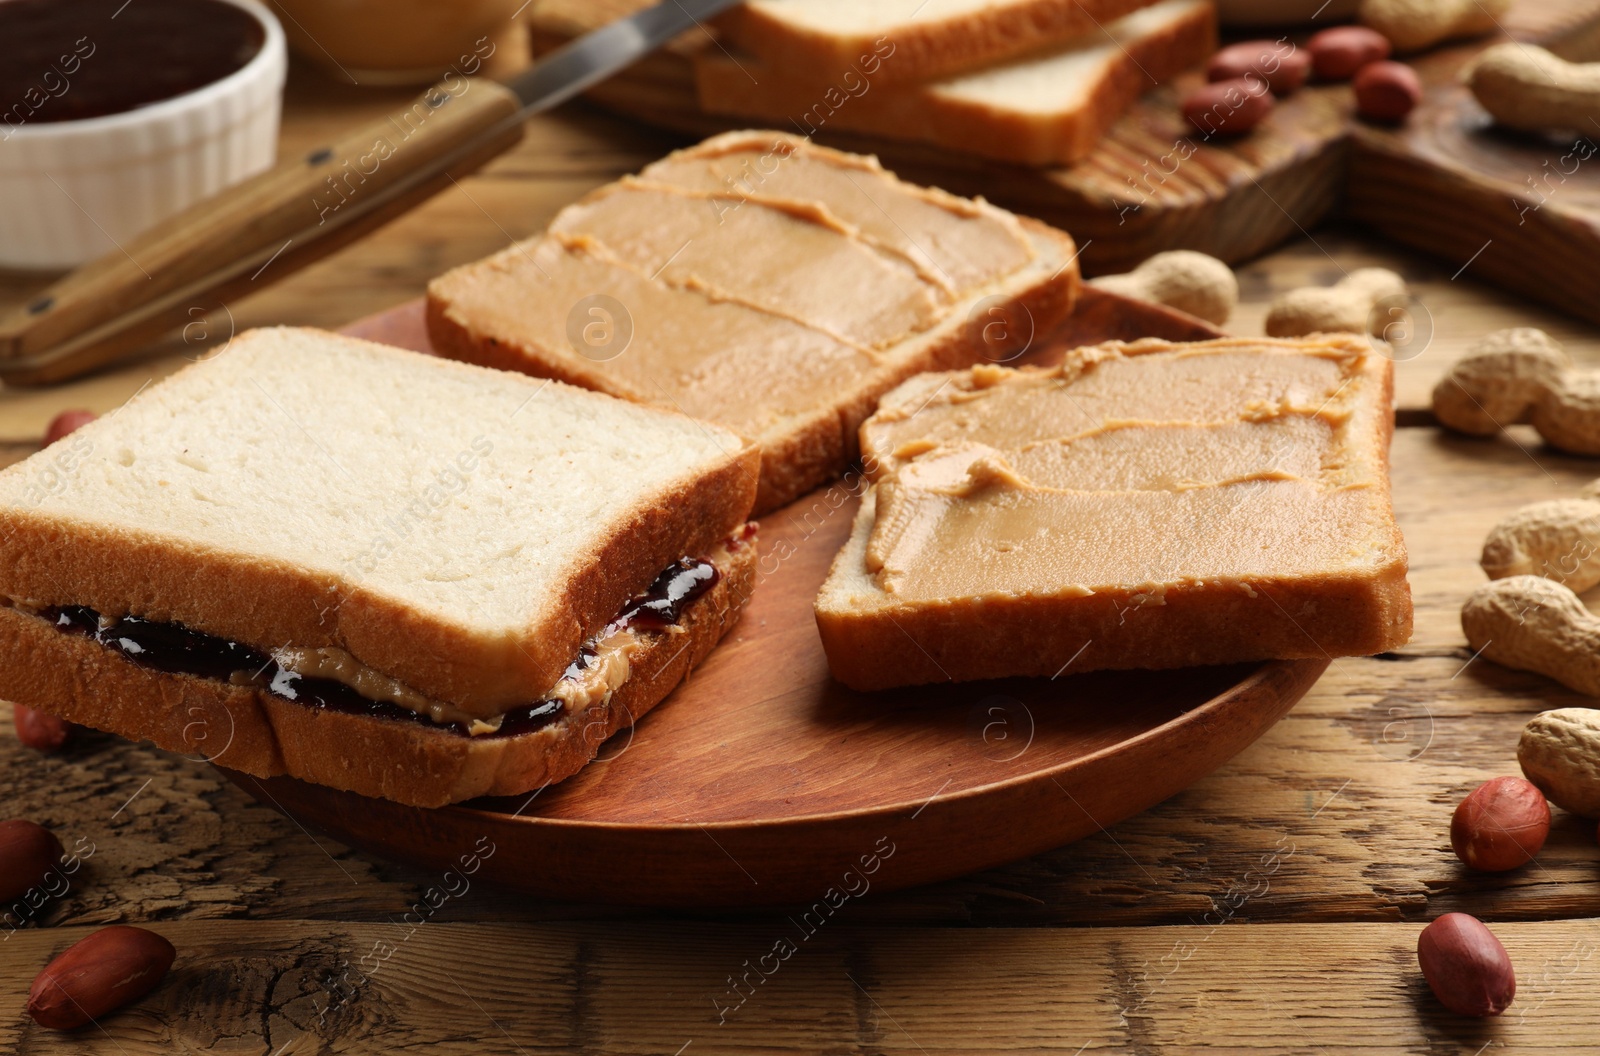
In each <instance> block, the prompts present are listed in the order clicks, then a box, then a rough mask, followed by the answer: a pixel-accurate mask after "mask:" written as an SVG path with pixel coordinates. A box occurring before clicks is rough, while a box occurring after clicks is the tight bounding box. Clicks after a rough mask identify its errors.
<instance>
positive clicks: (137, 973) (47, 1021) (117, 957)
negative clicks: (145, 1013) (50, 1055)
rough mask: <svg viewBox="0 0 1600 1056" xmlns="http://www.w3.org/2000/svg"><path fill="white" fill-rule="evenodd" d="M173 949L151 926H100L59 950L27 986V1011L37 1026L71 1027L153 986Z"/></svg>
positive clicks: (171, 957)
mask: <svg viewBox="0 0 1600 1056" xmlns="http://www.w3.org/2000/svg"><path fill="white" fill-rule="evenodd" d="M176 957H177V951H176V950H174V949H173V948H172V943H170V942H168V941H167V940H166V939H164V938H162V937H161V936H160V935H157V934H156V933H155V932H153V931H146V930H145V929H143V928H130V927H127V926H125V925H120V924H119V925H116V926H114V927H110V928H101V929H100V930H99V931H97V932H95V933H94V934H93V935H90V936H89V937H88V938H86V939H81V940H79V941H78V942H76V943H73V944H72V945H71V946H68V947H67V948H66V949H65V950H63V951H62V952H61V954H60V956H58V957H57V958H56V959H55V960H53V961H51V962H50V963H49V964H48V965H46V966H45V969H44V971H42V972H40V973H39V976H38V978H36V979H35V980H34V981H33V989H32V990H29V991H28V1015H30V1016H32V1017H33V1019H34V1022H36V1023H38V1024H39V1025H40V1026H42V1027H50V1028H51V1029H53V1030H72V1029H73V1028H75V1027H81V1026H83V1025H84V1024H85V1023H88V1022H89V1021H90V1020H94V1019H99V1018H100V1017H101V1016H103V1015H105V1014H106V1013H107V1012H111V1011H113V1010H114V1009H118V1008H121V1007H122V1006H123V1005H126V1004H129V1003H131V1002H133V1001H137V1000H139V998H141V997H143V996H144V995H145V994H148V993H149V992H150V991H152V990H154V989H155V988H156V986H157V985H158V984H159V983H160V982H161V980H162V979H163V978H164V977H165V976H166V974H167V970H168V969H169V968H171V967H172V962H173V960H174V959H175V958H176Z"/></svg>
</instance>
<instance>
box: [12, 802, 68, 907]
mask: <svg viewBox="0 0 1600 1056" xmlns="http://www.w3.org/2000/svg"><path fill="white" fill-rule="evenodd" d="M62 854H63V851H62V849H61V841H60V840H58V839H57V838H56V834H55V833H53V832H51V831H50V830H49V829H47V828H45V827H44V826H43V825H36V824H34V823H33V822H31V821H24V820H23V819H21V818H12V819H11V820H9V821H0V902H10V901H11V900H12V899H14V898H21V897H22V896H23V895H24V894H26V893H27V892H28V889H29V888H32V887H36V886H37V885H38V884H39V883H41V882H42V881H43V880H44V878H45V877H46V876H48V875H49V873H50V870H52V869H54V868H55V867H56V865H57V864H58V863H59V862H60V861H61V855H62Z"/></svg>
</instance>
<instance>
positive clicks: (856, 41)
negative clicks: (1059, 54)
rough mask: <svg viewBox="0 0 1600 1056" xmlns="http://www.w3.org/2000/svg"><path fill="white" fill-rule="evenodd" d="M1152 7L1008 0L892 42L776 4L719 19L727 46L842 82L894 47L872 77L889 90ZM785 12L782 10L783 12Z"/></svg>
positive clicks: (905, 31)
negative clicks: (880, 46) (829, 28)
mask: <svg viewBox="0 0 1600 1056" xmlns="http://www.w3.org/2000/svg"><path fill="white" fill-rule="evenodd" d="M1151 2H1152V0H1008V2H1006V3H1001V4H994V5H990V6H989V8H988V9H987V10H986V11H984V12H983V13H982V14H967V15H962V16H959V17H954V18H944V19H938V20H934V19H921V20H919V21H917V22H916V23H914V24H912V25H908V26H904V27H901V28H900V29H898V30H896V31H895V32H893V33H891V34H889V35H887V37H886V38H874V37H872V36H871V35H870V34H866V33H848V32H846V33H825V32H818V31H816V30H813V29H810V28H808V27H803V26H797V25H795V24H794V23H792V22H790V21H787V20H785V19H784V18H782V17H781V16H780V15H778V14H777V13H776V12H775V11H774V10H772V5H764V4H740V5H737V6H735V7H734V8H732V9H731V10H729V11H728V12H727V13H725V14H723V15H721V16H719V17H718V18H717V20H716V26H717V28H718V29H719V30H721V31H722V32H723V34H724V35H725V36H726V37H727V39H729V40H731V41H732V42H733V43H734V44H736V45H738V46H739V47H740V48H742V49H744V50H745V51H748V52H750V53H751V54H752V55H756V56H759V57H760V58H762V59H764V60H766V61H767V62H769V63H771V64H773V66H774V67H776V68H779V69H789V70H819V71H822V72H823V74H824V76H828V75H832V76H835V77H838V76H842V75H844V74H845V73H846V72H848V71H850V70H853V69H855V68H856V66H857V64H858V63H859V62H861V61H863V59H864V58H869V57H871V56H873V55H874V54H875V46H876V44H877V39H885V41H886V43H888V44H892V45H893V52H892V53H891V54H889V55H887V56H882V58H883V64H882V66H881V68H879V69H878V70H877V72H876V73H874V75H873V79H874V80H875V81H880V82H882V83H884V84H889V83H894V82H903V81H927V80H934V79H936V78H939V77H946V76H949V75H951V74H954V73H961V72H964V71H967V70H973V69H978V68H980V67H983V66H989V65H992V64H994V63H996V62H1001V61H1004V60H1005V59H1009V58H1013V57H1015V56H1018V55H1023V54H1026V53H1028V52H1030V51H1037V50H1040V49H1043V48H1048V47H1049V46H1050V45H1052V44H1058V43H1065V42H1066V41H1069V40H1071V39H1072V38H1074V37H1079V36H1082V35H1083V34H1085V33H1089V32H1092V31H1093V30H1095V29H1096V28H1098V27H1099V26H1100V25H1101V24H1103V23H1106V22H1110V21H1113V20H1115V19H1118V18H1121V17H1122V16H1123V15H1126V14H1128V13H1129V12H1132V11H1136V10H1138V9H1139V8H1141V7H1146V6H1148V5H1149V4H1150V3H1151ZM780 6H781V5H780Z"/></svg>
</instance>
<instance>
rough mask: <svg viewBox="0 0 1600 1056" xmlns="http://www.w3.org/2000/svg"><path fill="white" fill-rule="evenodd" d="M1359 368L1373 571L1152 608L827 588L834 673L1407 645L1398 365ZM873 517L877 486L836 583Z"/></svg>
mask: <svg viewBox="0 0 1600 1056" xmlns="http://www.w3.org/2000/svg"><path fill="white" fill-rule="evenodd" d="M1319 339H1327V340H1331V341H1343V340H1346V339H1347V337H1346V335H1316V334H1314V335H1311V336H1310V337H1309V338H1307V339H1305V341H1304V342H1295V343H1307V344H1313V343H1317V342H1318V340H1319ZM1241 340H1243V339H1236V338H1222V339H1218V340H1217V341H1213V342H1199V343H1196V344H1197V347H1205V346H1207V345H1227V344H1235V343H1239V342H1240V341H1241ZM1265 343H1267V344H1274V345H1286V344H1290V342H1272V341H1267V342H1265ZM1118 347H1120V348H1121V349H1122V351H1123V354H1125V355H1128V356H1136V355H1143V354H1147V353H1151V352H1159V351H1164V350H1167V349H1170V348H1172V347H1181V346H1174V345H1173V344H1172V343H1170V342H1166V341H1161V340H1156V339H1148V340H1143V341H1138V342H1134V343H1132V344H1127V345H1119V346H1118ZM1363 370H1364V374H1365V376H1366V378H1367V380H1368V383H1369V384H1370V385H1371V389H1372V393H1373V396H1372V398H1371V400H1370V402H1369V403H1368V405H1367V407H1366V408H1365V409H1364V412H1363V414H1362V428H1363V429H1364V430H1367V431H1368V435H1367V437H1366V438H1365V440H1364V441H1363V447H1365V448H1366V449H1367V450H1369V451H1371V452H1372V455H1373V459H1374V462H1375V465H1374V467H1373V468H1374V475H1375V476H1376V478H1377V479H1378V481H1379V483H1380V486H1381V489H1382V495H1383V502H1382V507H1381V510H1382V514H1383V520H1384V528H1385V534H1386V536H1387V538H1386V540H1385V552H1386V554H1387V555H1388V559H1387V560H1386V561H1385V562H1384V563H1383V564H1381V565H1379V566H1376V567H1374V568H1373V569H1371V570H1370V571H1368V572H1365V573H1358V572H1341V573H1334V574H1328V575H1323V576H1298V577H1292V578H1291V577H1285V578H1283V579H1270V578H1267V579H1261V578H1252V579H1251V580H1250V581H1249V584H1248V586H1249V589H1248V590H1246V589H1242V588H1241V589H1238V590H1235V591H1232V592H1229V591H1226V590H1222V589H1218V587H1217V586H1216V585H1211V586H1207V585H1205V584H1199V585H1186V584H1171V585H1167V586H1166V587H1165V588H1164V590H1163V592H1162V596H1161V601H1160V604H1147V603H1145V601H1146V599H1144V598H1142V595H1143V593H1144V591H1141V590H1140V589H1139V588H1138V587H1136V586H1130V587H1129V588H1128V589H1126V590H1100V591H1097V592H1096V593H1095V594H1092V595H1090V596H1087V597H1055V598H1049V599H1040V598H971V599H964V600H960V601H954V602H949V603H944V604H939V605H922V606H913V605H898V606H897V605H895V604H894V603H892V602H885V603H884V604H881V605H878V606H876V607H874V606H870V605H862V606H839V607H834V606H832V605H829V604H828V603H827V601H826V600H825V599H826V597H827V589H828V588H827V585H824V587H823V592H822V593H821V594H819V595H818V599H817V605H816V619H817V630H818V633H819V634H820V635H821V638H822V644H823V650H824V651H825V652H826V653H827V656H828V667H829V670H830V671H831V672H832V674H833V677H834V678H835V679H837V680H838V681H840V682H842V683H844V684H845V685H847V686H849V687H851V688H852V689H858V690H877V689H888V688H891V687H895V686H905V685H918V684H927V683H933V682H945V681H956V682H962V681H971V680H976V679H985V678H1004V677H1011V676H1032V677H1047V678H1049V677H1055V676H1057V675H1059V674H1063V673H1070V674H1076V673H1081V672H1086V671H1097V670H1134V669H1162V668H1179V667H1191V666H1195V665H1200V664H1226V663H1236V662H1246V661H1254V660H1293V659H1329V658H1331V657H1337V656H1369V655H1372V654H1375V653H1381V652H1385V651H1387V650H1390V649H1394V648H1397V647H1399V646H1401V645H1404V644H1405V643H1406V642H1407V641H1409V640H1410V638H1411V627H1412V602H1411V585H1410V583H1409V581H1408V580H1407V578H1406V574H1407V567H1408V566H1407V560H1406V552H1405V541H1404V539H1403V538H1402V537H1401V534H1400V530H1399V527H1398V526H1397V525H1396V524H1395V521H1394V515H1393V507H1392V503H1391V501H1390V499H1389V464H1390V463H1389V459H1390V444H1391V441H1392V440H1393V436H1394V415H1393V413H1392V410H1391V408H1392V407H1393V404H1394V364H1393V362H1392V361H1390V360H1388V359H1386V358H1384V357H1382V356H1378V355H1376V354H1371V355H1368V356H1367V357H1366V359H1365V363H1364V366H1363ZM1369 412H1370V413H1369ZM874 515H875V510H874V506H873V501H872V494H871V493H870V492H869V494H868V497H867V499H866V500H865V501H864V502H863V504H862V508H861V510H860V511H859V512H858V513H857V516H856V520H855V523H854V525H853V526H852V529H851V534H850V539H849V540H848V541H847V542H846V544H845V546H844V548H843V549H842V550H840V552H839V554H838V555H837V556H836V557H835V558H834V562H833V567H832V570H831V571H830V572H829V576H828V583H832V582H833V581H834V580H835V578H836V576H837V575H838V574H839V573H840V572H842V571H843V570H846V569H850V568H858V567H860V566H861V564H862V562H863V561H864V553H865V547H866V539H867V537H868V536H869V535H870V534H871V532H872V529H873V525H874Z"/></svg>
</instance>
